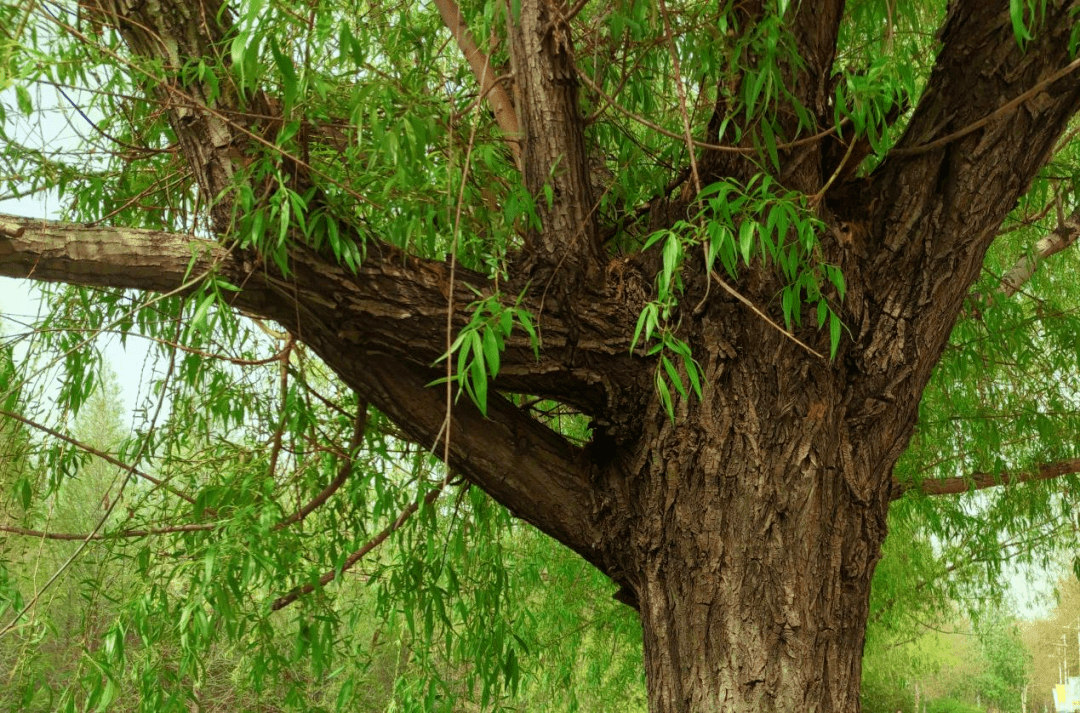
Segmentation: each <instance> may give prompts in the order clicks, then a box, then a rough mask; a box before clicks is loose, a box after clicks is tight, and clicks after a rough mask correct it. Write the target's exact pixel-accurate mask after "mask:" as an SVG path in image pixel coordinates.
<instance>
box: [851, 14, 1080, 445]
mask: <svg viewBox="0 0 1080 713" xmlns="http://www.w3.org/2000/svg"><path fill="white" fill-rule="evenodd" d="M1072 5H1075V3H1070V5H1069V6H1058V7H1054V8H1052V9H1048V10H1047V16H1046V18H1045V21H1044V23H1043V24H1042V25H1041V26H1040V27H1038V28H1037V29H1036V33H1037V34H1036V37H1035V39H1033V40H1031V41H1030V42H1029V43H1028V44H1027V46H1026V47H1025V48H1023V49H1021V48H1020V47H1019V46H1018V44H1017V41H1016V38H1015V37H1014V35H1013V31H1012V26H1011V23H1010V21H1009V3H1008V2H1007V1H1006V0H997V1H996V2H993V3H988V2H985V1H984V0H957V1H955V2H953V3H951V4H950V6H949V7H950V10H949V18H948V20H947V21H946V24H945V26H944V28H943V29H942V32H941V38H942V49H941V52H940V54H939V56H938V58H937V62H936V65H935V68H934V71H933V73H932V75H931V77H930V80H929V82H928V84H927V88H926V91H925V92H924V95H923V96H922V98H921V99H920V101H919V103H918V106H917V107H916V110H915V112H914V115H913V117H912V119H911V122H910V124H909V125H908V127H907V129H906V131H905V134H904V136H903V137H902V138H901V140H900V141H899V143H898V144H897V147H896V148H895V149H894V150H893V151H892V152H890V154H889V155H888V156H887V158H886V160H885V161H884V162H883V164H882V165H881V166H880V167H879V168H878V170H877V171H875V173H874V174H873V175H872V176H871V178H870V179H869V181H867V182H866V184H865V186H864V187H863V189H862V191H861V193H860V194H859V195H858V198H857V203H854V204H853V205H862V206H867V207H868V210H867V212H864V213H863V214H861V215H860V214H858V212H857V211H856V212H855V213H847V214H846V215H845V214H844V213H842V212H841V211H843V210H844V206H842V205H835V207H836V208H837V210H838V212H840V217H841V218H845V219H846V220H847V221H849V222H848V223H847V225H846V226H844V227H845V228H847V229H848V230H849V231H850V234H851V235H853V236H855V237H854V239H850V240H849V243H854V244H853V245H851V247H850V248H849V254H850V255H855V256H857V257H854V258H851V260H852V261H851V263H850V264H848V265H846V266H845V270H846V271H847V272H848V274H851V275H852V276H853V277H855V278H856V279H855V280H852V283H853V284H854V287H853V288H852V289H851V290H850V291H849V298H848V304H847V305H846V308H847V309H848V310H850V312H849V314H848V315H847V318H848V323H849V326H850V327H851V328H852V331H853V334H854V335H856V346H857V349H858V362H859V369H858V371H859V373H858V374H857V375H853V379H852V380H851V382H850V383H851V384H852V386H853V388H852V405H853V408H852V409H851V410H850V411H849V418H850V419H851V420H852V421H853V422H854V423H856V424H860V423H866V424H869V423H871V422H874V421H876V423H877V425H876V426H875V427H874V428H875V432H876V433H877V434H889V435H885V436H882V437H883V438H886V439H888V442H880V443H878V442H875V438H876V437H875V436H874V434H872V433H870V432H869V431H868V432H866V433H865V438H866V439H867V443H868V444H870V445H868V447H870V448H873V449H874V450H875V451H876V452H877V453H879V454H880V456H879V457H880V458H882V462H890V461H891V459H892V458H894V457H895V456H896V455H897V454H898V453H899V452H900V451H902V449H903V448H904V447H905V446H906V441H907V437H908V434H910V424H913V423H914V420H915V409H917V406H918V402H919V398H920V396H921V394H922V390H923V388H924V387H925V385H926V383H927V381H928V380H929V377H930V373H931V370H932V369H933V367H934V365H936V364H937V362H938V360H939V359H940V356H941V353H942V351H943V349H944V348H945V345H946V343H947V342H948V339H949V335H950V333H951V331H952V326H953V324H954V322H955V320H956V318H957V316H958V314H959V313H960V310H961V308H962V306H963V302H964V299H965V297H966V296H967V294H968V291H969V289H970V286H971V284H972V283H973V282H974V281H975V279H976V278H977V277H978V275H979V273H980V271H981V269H982V263H983V258H984V255H985V253H986V250H987V248H988V247H989V245H990V243H991V242H992V240H993V239H994V237H995V236H996V235H997V233H998V230H999V228H1000V225H1001V223H1002V221H1003V220H1004V219H1005V217H1006V215H1007V214H1008V211H1009V210H1011V208H1012V207H1013V206H1014V205H1015V204H1016V200H1017V198H1018V197H1019V196H1020V195H1022V194H1023V192H1024V191H1026V190H1027V188H1028V186H1029V185H1030V182H1031V180H1032V179H1033V177H1034V176H1035V175H1036V173H1037V172H1038V171H1039V169H1040V168H1041V167H1042V166H1043V165H1044V164H1045V163H1046V161H1047V158H1048V157H1049V155H1050V154H1051V152H1052V150H1053V147H1054V144H1055V142H1056V140H1057V138H1058V137H1059V136H1060V134H1061V133H1062V131H1063V130H1064V128H1065V127H1066V125H1067V123H1068V121H1069V119H1070V118H1071V117H1072V116H1073V114H1074V113H1075V112H1076V111H1077V109H1078V108H1080V84H1078V83H1077V82H1076V81H1075V77H1072V76H1068V73H1067V71H1066V69H1068V68H1072V67H1074V66H1075V65H1072V64H1071V62H1072V57H1071V56H1070V51H1069V44H1070V35H1071V29H1072V26H1073V21H1072V18H1071V12H1072V7H1071V6H1072ZM1021 98H1022V100H1021ZM1013 100H1018V101H1013ZM1010 102H1012V103H1010ZM831 205H834V204H831ZM853 268H854V269H853ZM883 421H884V422H883ZM890 424H892V425H893V427H890Z"/></svg>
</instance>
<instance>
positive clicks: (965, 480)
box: [891, 458, 1080, 500]
mask: <svg viewBox="0 0 1080 713" xmlns="http://www.w3.org/2000/svg"><path fill="white" fill-rule="evenodd" d="M1074 473H1080V458H1072V459H1070V460H1065V461H1060V462H1058V463H1043V464H1042V465H1039V466H1036V467H1035V469H1034V470H1029V471H1022V472H1017V473H1014V472H1010V471H1004V472H1002V473H972V474H971V475H968V476H960V477H956V478H942V479H941V480H923V481H921V482H918V483H911V482H900V481H898V480H894V481H893V489H892V493H891V495H892V499H893V500H897V499H899V498H901V497H903V496H904V494H905V493H908V492H911V491H917V492H920V493H922V494H923V495H956V494H958V493H966V492H968V491H973V490H983V489H985V488H993V487H997V486H999V485H1011V484H1013V483H1031V482H1034V481H1037V480H1053V479H1054V478H1060V477H1061V476H1063V475H1072V474H1074Z"/></svg>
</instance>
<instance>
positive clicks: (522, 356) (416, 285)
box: [0, 216, 637, 569]
mask: <svg viewBox="0 0 1080 713" xmlns="http://www.w3.org/2000/svg"><path fill="white" fill-rule="evenodd" d="M8 218H10V220H11V222H13V223H15V224H17V225H18V226H20V227H22V228H24V231H23V235H22V236H21V237H18V238H15V237H9V238H4V237H0V275H6V276H10V277H22V278H33V279H39V280H49V281H58V282H67V283H73V284H80V285H86V286H97V287H123V288H129V289H142V290H148V291H155V292H170V291H172V292H177V291H181V292H182V291H183V290H185V289H191V288H193V287H194V286H195V285H197V284H198V282H199V280H200V279H201V277H191V276H192V275H197V276H201V275H205V274H207V273H209V272H211V271H213V272H214V274H216V275H218V276H219V277H220V278H222V279H226V280H228V281H229V282H231V283H232V284H234V285H239V286H242V289H240V290H239V291H238V292H235V293H232V294H230V295H229V297H228V299H229V302H230V304H231V306H232V307H233V308H234V309H240V310H243V311H247V312H248V313H250V314H254V315H257V316H259V317H262V318H265V319H272V320H274V321H276V322H278V323H279V324H281V325H282V326H283V327H284V328H285V329H287V330H288V331H289V332H290V333H291V334H293V335H295V336H296V339H297V341H299V342H302V343H304V344H306V345H307V346H308V347H310V348H311V349H312V351H314V352H315V353H316V354H318V356H319V357H320V358H321V359H322V360H323V361H324V362H325V363H326V364H327V366H328V367H329V368H330V369H332V370H333V371H334V372H336V373H337V375H338V376H339V377H340V378H341V379H342V381H343V382H344V383H345V384H347V385H348V386H349V387H350V388H352V389H353V390H354V391H356V393H357V394H359V395H360V396H361V398H363V399H364V400H366V401H367V402H369V403H370V404H371V405H372V406H373V407H375V408H377V409H379V411H380V412H382V413H383V414H386V416H387V417H388V418H389V419H390V420H391V421H393V422H394V423H396V424H397V425H398V426H399V427H400V428H401V431H402V433H403V434H404V435H405V437H406V438H407V439H408V440H410V441H412V442H414V443H417V444H420V445H421V447H423V448H425V449H432V450H435V451H436V452H439V451H440V450H441V447H442V439H441V438H440V437H439V434H440V432H441V431H442V426H443V417H444V415H445V411H444V404H443V403H442V402H441V400H440V392H439V391H438V390H436V389H431V388H428V385H429V384H430V383H431V382H432V381H434V380H435V379H437V378H439V376H440V374H437V373H435V372H433V371H432V370H431V369H430V367H429V365H430V364H431V363H433V362H434V361H435V360H436V359H438V358H439V356H440V355H441V354H442V353H443V351H444V350H445V346H443V345H441V344H440V343H439V342H440V339H439V337H440V336H441V335H442V334H443V329H444V326H445V325H444V324H443V323H442V320H444V319H445V315H446V298H445V292H444V290H445V289H446V286H447V281H448V279H449V270H448V268H447V266H446V265H445V264H443V263H441V262H437V261H431V260H422V259H417V258H409V259H407V260H403V259H402V258H401V256H400V253H399V252H397V251H396V250H394V249H393V248H392V247H390V246H387V245H385V244H380V243H379V242H378V241H376V240H369V241H368V251H367V259H366V260H365V261H364V263H363V264H362V265H361V266H360V267H359V269H358V270H357V272H356V273H355V274H354V273H352V272H350V271H349V270H348V269H346V268H342V267H339V266H337V265H333V264H329V263H326V262H324V261H322V260H321V259H319V257H318V256H316V255H313V254H311V253H310V252H308V251H305V250H303V249H302V248H297V249H296V250H295V252H294V253H293V255H292V259H291V266H292V272H291V273H290V275H289V278H288V279H282V278H281V277H280V276H279V275H275V274H274V273H273V272H271V271H270V270H268V269H265V267H263V266H260V267H256V266H253V265H248V264H246V263H245V262H244V261H243V260H242V259H241V258H239V257H237V256H236V255H235V254H233V253H230V252H229V251H227V250H226V249H225V248H223V247H221V246H220V245H217V244H216V243H213V242H209V241H204V240H199V239H197V238H194V237H192V236H188V235H182V234H177V233H168V232H162V231H151V230H139V229H130V228H106V227H92V228H88V227H85V226H82V225H75V224H69V223H59V222H53V221H35V220H27V219H24V218H16V217H12V216H0V220H5V219H8ZM193 254H194V255H197V256H198V257H197V258H196V260H195V261H194V264H193V265H192V255H193ZM189 265H191V269H190V272H189ZM456 279H457V280H458V282H459V284H458V287H457V289H458V290H460V293H461V294H465V293H467V292H468V291H469V289H468V287H466V285H468V286H471V287H478V288H480V289H483V288H484V287H485V286H486V284H487V283H486V280H485V279H484V278H479V277H477V276H476V275H475V274H474V273H469V272H468V271H466V270H462V269H460V268H459V269H458V270H457V272H456ZM527 307H528V308H529V309H531V310H535V311H538V308H537V304H536V303H535V302H533V303H530V304H528V305H527ZM602 307H603V305H597V304H595V300H593V301H592V302H587V303H582V304H581V305H580V307H578V306H575V308H574V309H575V311H576V314H577V319H578V323H577V330H578V331H577V334H578V340H577V343H576V348H577V350H578V353H588V354H590V362H592V364H591V365H590V366H587V367H574V368H572V369H571V368H570V367H568V366H567V365H566V364H564V363H563V362H562V361H561V359H560V358H559V354H558V350H559V348H560V347H562V346H564V345H566V344H567V343H569V338H568V335H569V331H570V330H569V328H568V325H567V323H566V322H564V321H562V320H561V319H559V317H558V316H557V315H556V314H553V312H554V310H549V311H548V312H547V313H546V314H545V317H544V325H543V326H544V344H545V352H544V353H542V354H541V357H540V361H537V360H536V358H535V357H534V356H533V352H532V348H531V346H530V342H529V338H528V337H527V336H526V335H524V334H521V335H520V336H519V335H514V336H513V337H511V338H510V339H508V340H507V345H506V347H507V348H506V351H505V352H504V353H503V356H504V365H505V366H504V368H503V369H502V370H501V373H500V374H499V378H498V379H497V380H496V382H495V383H494V384H493V387H494V388H493V390H492V391H491V392H489V397H488V412H487V416H486V417H485V415H484V414H481V413H480V411H479V410H478V409H477V408H476V407H475V406H473V405H472V404H471V403H469V402H468V400H467V399H463V400H461V402H459V403H458V405H457V406H455V408H454V410H453V414H452V418H453V423H452V432H453V433H454V434H455V436H454V438H453V439H452V441H451V448H450V451H451V452H450V460H451V463H450V466H451V468H452V469H454V470H455V471H457V472H460V473H462V474H464V475H465V476H466V477H467V478H468V479H469V481H470V482H472V483H473V484H475V485H477V486H478V487H481V488H482V489H483V490H484V491H485V492H487V493H489V494H490V495H492V497H493V498H495V500H497V501H498V502H500V503H501V504H503V505H505V506H507V507H508V508H510V510H511V511H513V512H514V513H515V514H516V515H518V516H519V517H521V518H523V519H525V520H527V521H529V522H531V523H532V524H534V525H536V526H537V527H538V528H540V529H541V530H542V531H544V532H546V533H548V534H549V535H551V536H553V537H555V538H556V539H558V540H559V541H560V542H563V543H564V544H566V545H567V546H569V547H571V548H572V549H574V550H576V551H578V552H580V553H581V554H582V555H583V556H585V558H586V559H588V560H589V561H592V562H596V563H598V564H599V563H600V560H601V554H600V552H599V551H598V550H597V549H596V547H597V545H596V543H597V542H598V539H597V536H596V532H595V529H594V528H595V518H594V513H593V508H592V501H593V495H592V489H593V487H594V486H593V484H592V483H591V481H590V480H589V476H588V465H587V463H586V461H585V460H584V459H582V457H581V451H580V449H579V448H577V447H575V446H574V445H572V444H571V443H570V442H569V441H567V439H565V438H564V437H562V436H561V435H559V434H557V433H555V432H554V431H552V430H551V429H550V428H548V427H546V426H545V425H543V424H541V423H538V422H537V421H536V420H534V419H532V418H530V417H529V415H528V414H524V413H521V412H520V411H519V410H518V409H517V408H516V407H515V406H514V405H513V404H511V403H509V402H508V401H507V400H506V399H505V398H504V397H503V396H502V395H500V394H499V393H497V390H501V389H506V390H508V391H514V392H521V393H531V394H540V395H545V396H549V397H554V398H559V399H561V400H564V401H566V402H567V403H569V404H571V405H574V406H575V407H576V408H579V410H583V411H589V410H590V409H598V408H601V407H602V406H603V404H604V403H605V402H606V398H607V389H609V388H612V386H613V385H614V383H615V382H612V381H611V380H610V379H599V378H593V376H594V375H595V374H600V373H604V371H603V370H604V369H605V365H606V364H610V363H612V362H616V363H618V364H622V365H623V366H624V367H626V366H627V364H629V366H630V368H623V369H622V371H621V372H620V371H618V370H613V373H621V374H626V375H628V378H629V377H632V376H633V374H635V373H636V371H635V370H634V369H635V368H637V367H636V366H635V363H632V362H631V360H632V359H633V357H630V356H628V352H629V349H628V346H627V344H628V342H629V335H627V338H626V340H625V341H624V342H618V341H616V340H612V339H611V338H610V336H605V335H609V334H610V333H609V325H610V324H611V323H612V322H611V320H614V319H618V318H619V315H618V314H615V315H612V314H611V313H609V312H605V311H602V310H601V308H602ZM456 312H457V315H456V317H455V321H454V324H455V327H457V328H460V327H461V326H463V325H464V324H465V323H466V320H467V318H468V314H467V313H466V312H467V310H466V308H465V307H464V306H463V307H461V308H459V309H458V310H456ZM619 323H621V320H620V322H619ZM600 566H601V568H602V569H603V568H604V566H603V565H602V564H601V565H600Z"/></svg>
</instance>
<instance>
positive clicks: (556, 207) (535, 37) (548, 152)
mask: <svg viewBox="0 0 1080 713" xmlns="http://www.w3.org/2000/svg"><path fill="white" fill-rule="evenodd" d="M567 12H568V8H567V6H566V3H565V0H523V1H522V2H521V9H520V13H519V14H518V16H517V21H516V22H515V23H514V25H513V26H512V27H511V29H510V35H511V42H510V47H511V59H512V64H513V68H514V79H515V84H514V87H515V91H516V92H517V95H518V99H517V107H518V118H519V119H520V121H521V128H522V131H523V132H524V141H525V145H524V162H525V185H526V187H527V188H528V189H529V193H530V194H532V196H533V197H534V200H535V202H536V211H537V214H538V215H539V217H540V223H541V225H540V228H539V229H531V230H530V231H529V233H528V234H527V236H526V249H527V250H528V252H529V256H528V258H529V264H527V265H526V267H528V268H534V269H537V270H538V274H539V275H540V276H541V277H543V278H549V277H551V276H552V275H558V277H559V280H560V282H561V283H563V284H564V285H566V286H567V287H569V286H570V285H573V284H574V283H575V282H576V281H578V280H581V279H587V280H588V281H589V282H590V283H592V284H594V285H596V284H599V282H601V281H602V279H603V273H602V272H601V271H600V270H599V268H600V266H601V265H602V264H603V263H604V262H605V260H604V257H603V247H602V245H601V242H600V236H599V229H598V225H597V220H596V211H595V207H596V206H595V204H594V200H595V198H594V196H593V195H592V187H591V183H590V181H589V164H588V149H587V147H586V144H585V132H584V120H583V117H582V114H581V110H580V108H579V106H578V99H577V70H576V69H575V66H574V54H573V40H572V38H571V30H570V23H569V20H567V19H566V16H565V13H567ZM556 296H557V297H559V296H560V295H558V294H557V295H556Z"/></svg>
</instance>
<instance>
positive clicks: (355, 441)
mask: <svg viewBox="0 0 1080 713" xmlns="http://www.w3.org/2000/svg"><path fill="white" fill-rule="evenodd" d="M357 409H358V410H357V413H356V422H355V424H354V425H353V435H352V440H351V441H350V442H349V453H348V456H347V457H346V458H345V462H344V463H342V464H341V468H340V469H339V470H338V474H337V477H336V478H334V480H333V481H331V482H330V484H329V485H327V486H326V487H325V488H324V489H323V491H322V492H321V493H319V494H318V495H316V496H315V497H314V498H312V500H311V502H309V503H308V504H307V505H304V506H303V507H302V508H300V509H299V510H297V511H296V512H294V513H293V514H292V515H290V516H289V517H287V518H285V519H284V520H282V521H281V522H279V523H278V524H277V525H275V526H274V529H275V530H281V529H283V528H286V527H288V526H289V525H292V524H293V523H296V522H300V521H301V520H303V519H304V518H305V517H307V516H308V515H310V514H311V513H313V512H314V511H315V510H316V509H317V508H318V507H319V506H321V505H322V504H323V503H325V502H326V501H327V500H329V499H330V496H331V495H333V494H334V493H335V492H337V490H338V489H339V488H340V487H341V486H342V485H344V484H345V481H346V480H348V479H349V475H350V474H351V473H352V469H353V460H354V455H355V454H356V449H357V448H359V447H360V442H361V441H362V440H363V439H364V431H365V430H366V429H367V416H368V407H367V404H366V403H363V402H361V403H360V404H359V406H358V407H357Z"/></svg>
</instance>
